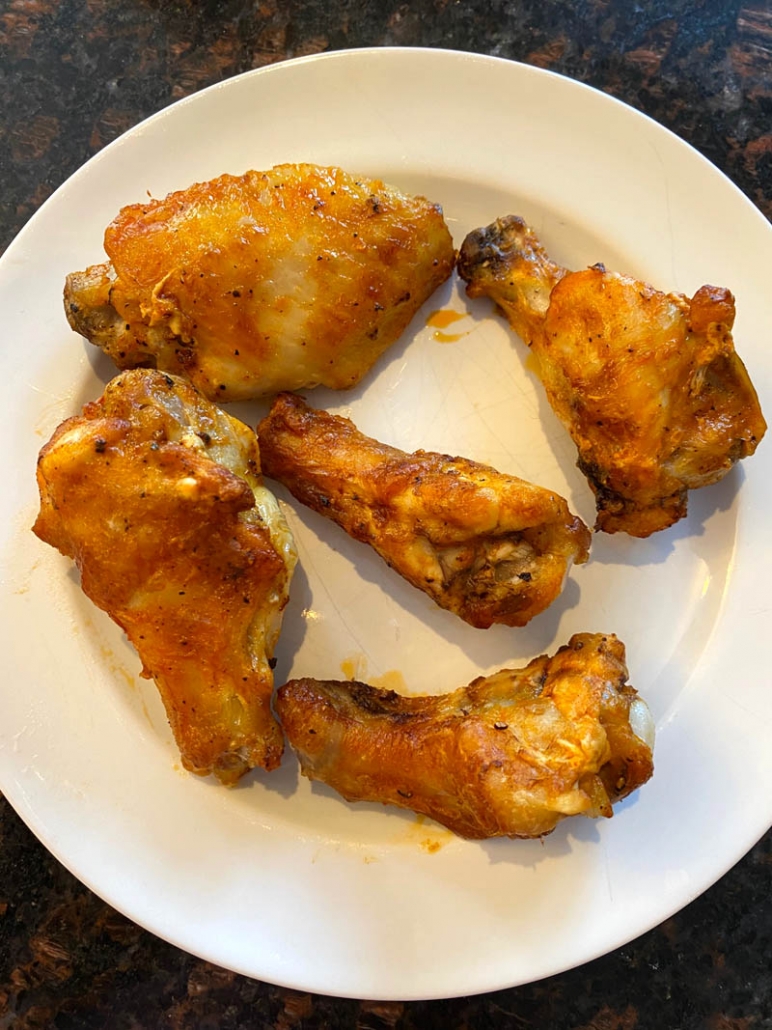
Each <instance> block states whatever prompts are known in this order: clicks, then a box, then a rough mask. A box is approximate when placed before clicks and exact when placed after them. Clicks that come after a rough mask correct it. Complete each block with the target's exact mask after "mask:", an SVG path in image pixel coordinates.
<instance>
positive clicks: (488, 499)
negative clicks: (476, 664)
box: [258, 394, 590, 628]
mask: <svg viewBox="0 0 772 1030" xmlns="http://www.w3.org/2000/svg"><path fill="white" fill-rule="evenodd" d="M258 437H259V439H260V450H261V454H262V458H263V467H264V469H265V472H266V475H269V476H272V477H273V478H274V479H277V480H279V482H281V483H283V484H284V485H285V486H286V487H287V488H288V489H289V490H290V491H291V492H292V494H293V496H294V497H296V498H297V499H298V500H299V501H302V502H303V504H306V505H308V507H309V508H312V509H313V510H314V511H317V512H319V513H320V514H322V515H326V516H327V517H328V518H331V519H333V521H335V522H337V523H338V525H339V526H342V527H343V529H345V530H346V532H347V533H349V534H350V535H351V536H352V537H354V538H355V539H356V540H361V541H362V542H363V543H367V544H370V546H371V547H372V548H373V549H374V550H375V551H377V553H378V554H379V555H380V556H381V557H382V558H383V559H384V560H385V561H386V562H387V564H388V565H390V566H391V567H392V568H393V569H395V570H396V571H397V572H399V573H400V575H402V576H404V577H405V579H406V580H407V581H408V582H409V583H412V585H413V586H415V587H418V588H419V590H423V591H425V593H427V594H428V595H429V596H430V597H431V598H432V599H433V600H434V601H435V602H436V603H437V604H438V605H439V606H440V607H441V608H446V609H448V610H449V611H452V612H455V613H456V615H459V616H460V617H461V618H462V619H464V620H465V621H466V622H468V623H470V625H472V626H477V627H480V628H487V627H489V626H491V625H492V624H493V623H495V622H498V623H504V624H505V625H507V626H524V625H525V624H526V623H527V622H528V621H529V620H530V619H532V618H533V616H534V615H536V614H538V613H539V612H541V611H543V610H544V609H545V608H546V607H547V605H549V604H551V602H552V601H554V600H555V598H556V597H557V595H558V594H559V593H560V591H561V589H562V587H563V583H564V580H565V577H566V574H567V572H568V569H569V568H570V565H571V563H572V561H575V562H584V561H586V560H587V555H588V548H589V543H590V533H589V530H588V529H587V527H586V526H585V525H584V523H583V522H582V521H581V520H580V519H578V518H576V516H574V515H572V514H571V513H570V511H569V510H568V505H567V504H566V502H565V501H564V500H563V498H562V497H559V496H558V495H557V494H555V493H552V492H551V491H549V490H544V489H542V488H541V487H539V486H534V485H533V484H531V483H527V482H525V481H524V480H522V479H517V478H516V477H515V476H506V475H502V474H501V473H500V472H497V471H496V470H495V469H492V468H489V467H488V466H486V465H479V464H477V463H476V462H474V461H469V460H467V459H466V458H451V457H448V456H447V455H443V454H433V453H431V452H427V451H416V452H415V453H414V454H406V453H405V452H404V451H400V450H397V449H396V448H395V447H389V446H387V445H386V444H382V443H379V442H378V441H377V440H372V439H371V438H370V437H367V436H365V435H364V434H363V433H360V432H359V430H358V429H357V428H356V427H355V426H354V424H353V423H352V422H350V421H349V420H348V419H345V418H340V417H338V416H336V415H330V414H329V413H327V412H325V411H316V410H314V409H313V408H310V407H309V406H308V405H307V404H306V403H305V402H304V401H303V400H302V399H301V398H300V397H297V396H294V395H292V394H281V395H280V396H279V397H277V398H276V400H275V402H274V404H273V407H272V408H271V411H270V412H269V414H268V416H267V417H266V418H265V419H264V420H263V421H262V422H261V423H260V425H259V427H258Z"/></svg>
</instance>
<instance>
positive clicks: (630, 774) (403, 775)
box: [277, 633, 654, 838]
mask: <svg viewBox="0 0 772 1030" xmlns="http://www.w3.org/2000/svg"><path fill="white" fill-rule="evenodd" d="M626 681H627V669H626V667H625V649H624V646H623V645H622V644H621V643H620V641H619V640H617V638H616V637H614V636H601V635H600V634H597V633H595V634H593V633H579V634H577V635H575V636H573V637H572V638H571V640H570V641H569V643H568V645H567V646H566V647H562V648H561V649H560V650H559V651H558V652H557V654H555V655H554V656H553V657H552V658H549V657H547V656H546V655H545V656H542V657H540V658H535V659H534V660H533V661H532V662H530V663H529V665H527V666H526V667H525V668H524V669H504V670H502V671H501V672H498V673H496V674H495V675H493V676H488V677H485V678H480V679H477V680H474V682H472V683H470V684H469V686H468V687H462V688H461V689H459V690H456V691H454V692H453V693H451V694H444V695H441V696H438V697H403V696H401V695H399V694H397V693H395V692H394V691H386V690H377V689H376V688H374V687H370V686H367V685H366V684H364V683H357V682H335V681H332V682H330V681H326V682H324V681H318V680H313V679H298V680H290V682H289V683H286V684H285V685H284V686H283V687H281V688H280V689H279V691H278V694H277V712H278V715H279V718H280V719H281V722H282V725H283V726H284V730H285V732H286V734H287V739H288V740H289V742H290V744H291V745H292V747H293V748H294V749H295V751H296V752H297V753H298V757H299V758H300V765H301V769H302V771H303V773H304V775H306V776H308V777H309V778H310V779H315V780H322V781H323V782H324V783H327V784H329V785H330V786H331V787H333V788H334V789H335V790H337V791H338V793H340V794H342V795H343V797H344V798H346V800H347V801H380V802H382V803H383V804H387V805H398V806H399V807H400V808H409V809H412V810H413V811H414V812H420V813H422V814H424V815H428V816H431V818H432V819H436V820H437V821H438V822H440V823H442V824H443V825H445V826H447V827H448V828H449V829H451V830H453V832H454V833H457V834H460V835H461V836H462V837H470V838H483V837H498V836H507V837H540V836H542V835H543V834H545V833H549V832H550V831H551V830H553V829H554V828H555V826H556V824H557V823H558V822H559V820H561V819H563V818H564V817H565V816H568V815H580V814H581V815H587V816H610V815H611V814H612V809H611V806H612V803H613V802H615V801H618V800H620V799H621V798H623V797H625V796H626V795H628V794H630V793H631V792H632V791H634V790H635V789H636V788H637V787H639V786H640V785H641V784H642V783H645V782H646V780H648V779H649V777H650V776H651V774H652V771H653V765H652V747H653V741H654V724H653V720H652V718H651V715H650V714H649V710H648V708H647V706H646V705H645V703H644V702H643V701H642V700H641V699H640V698H639V697H638V695H637V692H636V691H635V690H634V689H633V687H631V686H628V685H626Z"/></svg>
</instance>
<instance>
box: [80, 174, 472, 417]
mask: <svg viewBox="0 0 772 1030" xmlns="http://www.w3.org/2000/svg"><path fill="white" fill-rule="evenodd" d="M105 250H106V252H107V255H108V257H109V258H110V261H109V262H108V263H106V264H100V265H93V266H91V267H90V268H87V269H86V270H85V271H84V272H74V273H73V274H71V275H69V276H68V277H67V283H66V286H65V290H64V297H65V311H66V313H67V318H68V319H69V322H70V325H71V326H72V328H73V329H74V330H75V331H76V332H79V333H81V334H82V335H83V336H85V337H87V339H89V340H90V341H91V342H92V343H94V344H96V345H97V346H98V347H101V348H102V350H103V351H104V352H105V353H106V354H108V355H109V356H110V357H111V358H112V359H113V361H114V362H115V363H116V365H117V366H118V367H119V368H134V367H137V366H147V367H154V368H158V369H162V370H164V371H168V372H175V373H177V374H179V375H182V376H186V377H187V378H188V379H190V380H191V382H193V383H194V385H195V386H197V387H198V389H199V390H201V392H202V393H203V394H204V395H205V396H207V397H209V398H210V400H217V401H238V400H246V399H249V398H253V397H258V396H262V395H265V394H271V393H276V392H277V391H279V390H294V389H298V388H300V387H312V386H317V385H319V384H321V385H324V386H329V387H333V388H334V389H343V388H346V387H350V386H354V385H355V384H356V383H358V382H359V380H360V379H361V378H362V377H363V376H364V375H365V373H366V372H367V371H368V370H369V369H370V367H371V366H372V365H373V364H374V362H375V361H376V360H377V359H378V358H379V357H380V355H381V354H383V352H384V351H385V350H386V349H387V347H389V346H391V344H392V343H394V341H395V340H396V339H397V338H398V337H399V336H400V334H401V333H402V332H403V330H404V329H405V328H406V326H407V324H408V322H409V321H410V319H411V318H412V317H413V315H414V314H415V313H416V311H417V310H418V308H419V307H420V306H421V305H422V304H423V302H424V301H425V300H426V299H427V298H428V297H429V296H430V295H431V294H432V293H433V292H434V290H435V289H436V288H437V287H438V286H439V285H440V284H441V283H443V282H444V281H445V280H446V279H447V278H448V276H449V275H450V273H451V271H452V270H453V265H454V261H455V252H454V250H453V242H452V240H451V236H450V233H449V232H448V228H447V226H446V225H445V222H444V220H443V217H442V211H441V209H440V208H439V206H438V205H437V204H432V203H430V202H429V201H428V200H426V199H425V198H423V197H412V196H408V195H406V194H404V193H400V192H399V191H398V190H396V189H393V188H392V187H390V186H386V185H385V184H384V183H383V182H381V181H380V180H378V179H363V178H358V179H357V178H354V177H353V176H351V175H348V174H347V173H346V172H343V171H341V170H340V169H339V168H319V167H317V166H315V165H310V164H299V165H278V166H277V167H275V168H272V169H271V170H270V171H268V172H247V173H246V174H245V175H241V176H233V175H223V176H221V177H220V178H219V179H214V180H213V181H211V182H205V183H197V184H196V185H193V186H191V187H189V188H188V189H186V190H182V191H180V192H178V193H172V194H170V195H169V196H168V197H166V199H165V200H149V201H147V202H146V203H142V204H133V205H131V206H130V207H125V208H123V210H122V211H121V212H120V214H119V215H118V217H117V218H116V219H115V221H114V222H113V223H112V224H111V225H110V226H108V228H107V231H106V233H105Z"/></svg>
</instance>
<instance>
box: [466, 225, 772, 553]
mask: <svg viewBox="0 0 772 1030" xmlns="http://www.w3.org/2000/svg"><path fill="white" fill-rule="evenodd" d="M458 268H459V274H460V275H461V277H462V278H463V279H465V280H466V282H467V283H468V286H467V292H468V293H469V296H470V297H482V296H487V297H491V298H492V299H493V300H494V301H495V302H496V303H497V304H498V306H499V307H500V308H501V309H502V311H503V312H504V314H505V315H506V317H507V319H508V320H509V322H510V324H511V326H512V328H513V329H514V330H515V332H516V333H518V335H519V336H521V337H522V339H523V340H524V341H525V342H526V343H527V344H528V345H529V346H530V347H531V350H532V352H533V353H534V355H535V356H536V358H537V360H538V366H539V375H540V377H541V379H542V382H543V383H544V386H545V389H546V391H547V396H548V398H549V401H550V404H551V405H552V407H553V408H554V410H555V412H556V414H557V415H558V417H559V418H560V419H561V421H562V422H563V423H564V425H565V426H566V427H567V429H568V430H569V432H570V433H571V436H572V438H573V440H574V443H575V444H576V446H577V448H578V450H579V462H578V464H579V468H580V469H581V470H582V472H583V473H584V474H585V475H586V476H587V478H588V480H589V482H590V485H591V487H592V489H593V490H594V492H595V495H596V501H597V507H598V519H597V528H598V529H601V530H604V531H605V532H607V533H616V532H620V531H622V532H626V533H630V534H631V535H633V536H639V537H645V536H649V534H650V533H653V532H655V531H656V530H658V529H664V528H665V527H667V526H670V525H672V523H674V522H676V521H677V520H678V519H680V518H683V517H684V516H685V514H686V500H687V491H688V490H691V489H694V488H696V487H700V486H707V485H708V484H710V483H715V482H716V481H717V480H719V479H721V478H722V477H723V476H724V475H726V473H727V472H728V471H729V469H731V468H732V466H733V465H734V464H735V462H736V461H738V460H739V459H740V458H745V457H747V456H748V455H750V454H753V452H754V451H755V449H756V447H757V445H758V443H759V441H760V440H761V438H762V436H763V435H764V433H765V431H766V423H765V421H764V418H763V416H762V414H761V409H760V407H759V402H758V398H757V396H756V392H755V390H754V388H753V385H752V384H751V381H750V379H749V377H748V373H747V371H746V369H745V366H744V365H743V363H742V361H741V360H740V358H739V357H738V356H737V354H736V353H735V350H734V344H733V342H732V334H731V329H732V324H733V322H734V317H735V306H734V298H733V297H732V294H731V293H730V292H729V291H728V290H726V289H722V288H720V287H715V286H703V287H702V288H701V289H699V290H698V291H697V292H696V293H695V295H694V296H693V297H692V298H691V300H690V299H689V298H688V297H686V296H684V295H683V294H677V293H661V292H660V291H658V290H655V289H654V288H653V287H652V286H649V285H648V284H646V283H644V282H640V281H639V280H637V279H633V278H631V277H630V276H625V275H620V274H618V273H616V272H608V271H606V269H605V268H604V267H603V265H600V264H598V265H594V266H593V267H592V268H587V269H584V270H583V271H580V272H570V271H568V269H565V268H561V267H560V266H559V265H556V264H555V263H554V262H552V261H551V260H550V258H549V257H548V255H547V253H546V251H545V250H544V248H543V247H542V245H541V244H540V242H539V240H538V239H537V238H536V236H535V235H534V233H533V231H532V230H531V229H529V228H528V226H527V225H526V224H525V222H524V221H523V220H522V219H521V218H517V217H515V216H510V217H507V218H501V219H499V220H497V221H496V222H494V223H493V224H492V225H489V226H488V227H487V228H483V229H477V230H475V231H474V232H472V233H470V234H469V236H467V238H466V240H465V241H464V243H463V246H462V248H461V252H460V254H459V262H458Z"/></svg>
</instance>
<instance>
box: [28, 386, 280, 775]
mask: <svg viewBox="0 0 772 1030" xmlns="http://www.w3.org/2000/svg"><path fill="white" fill-rule="evenodd" d="M259 461H260V459H259V451H258V447H257V439H256V437H255V434H254V433H253V432H252V430H251V429H249V428H248V427H247V426H245V425H243V424H242V423H241V422H237V421H236V419H234V418H231V417H230V416H228V415H226V414H224V413H223V412H222V411H220V410H219V409H218V408H217V407H215V405H213V404H211V403H210V402H209V401H206V400H204V399H203V398H202V397H201V396H200V395H199V394H198V393H197V392H196V391H195V390H194V389H193V388H192V387H191V386H190V385H189V384H187V383H185V382H184V381H182V380H180V379H177V378H174V377H172V376H170V375H165V374H162V373H160V372H156V371H152V370H149V369H146V370H145V369H143V370H139V369H138V370H135V371H131V372H124V373H123V374H122V375H119V376H117V377H116V378H115V379H113V380H112V382H110V383H109V384H108V386H107V387H106V389H105V392H104V396H103V397H102V398H101V399H100V400H99V401H97V402H96V403H92V404H87V405H86V406H85V408H84V409H83V414H82V415H78V416H76V417H75V418H70V419H68V420H67V421H66V422H63V423H62V425H60V426H59V428H58V429H57V430H56V431H55V433H54V435H53V436H52V438H51V440H50V441H49V442H48V443H47V444H46V445H45V446H44V447H43V449H42V451H41V452H40V457H39V460H38V473H37V474H38V485H39V488H40V514H39V516H38V519H37V521H36V523H35V526H34V532H35V533H36V534H37V535H38V536H39V537H40V538H41V540H44V541H45V542H46V543H48V544H51V545H52V546H53V547H56V548H58V550H60V551H61V552H62V553H63V554H66V555H68V556H69V557H70V558H72V559H73V560H74V561H75V562H76V564H77V566H78V568H79V570H80V574H81V585H82V587H83V590H84V592H85V593H86V594H87V596H88V597H89V598H90V599H91V600H92V601H93V602H94V604H96V605H97V606H98V607H99V608H102V609H103V610H104V611H106V612H107V613H108V614H109V615H110V616H111V618H113V619H114V620H115V621H116V622H117V623H118V625H119V626H121V628H122V629H123V630H125V632H126V634H127V635H128V637H129V639H130V640H131V642H132V644H133V645H134V646H135V647H136V649H137V651H138V652H139V655H140V657H141V659H142V662H143V665H144V669H143V675H144V676H147V677H152V678H153V679H154V680H155V682H156V684H157V686H158V689H159V691H160V693H161V697H162V699H163V702H164V705H165V707H166V712H167V715H168V717H169V722H170V723H171V726H172V730H173V731H174V736H175V738H176V741H177V744H178V746H179V749H180V753H181V755H182V761H183V764H184V766H185V768H186V769H189V770H190V771H191V772H195V773H200V774H202V775H203V774H207V773H214V774H215V775H216V776H217V777H218V778H219V779H220V780H221V781H222V782H223V783H227V784H230V783H233V782H235V781H236V780H237V779H238V778H239V777H240V776H241V775H242V773H244V772H246V771H247V770H248V769H250V768H252V767H253V766H263V767H264V768H266V769H273V768H275V767H276V766H277V765H278V764H279V761H280V758H281V755H282V751H283V747H284V742H283V737H282V733H281V729H280V728H279V726H278V724H277V723H276V720H275V719H274V717H273V715H272V713H271V693H272V688H273V674H272V671H271V658H272V655H273V649H274V646H275V643H276V639H277V636H278V633H279V628H280V624H281V613H282V609H283V608H284V606H285V604H286V602H287V592H288V588H289V581H290V578H291V575H292V570H293V568H294V565H295V561H296V553H295V546H294V542H293V540H292V536H291V534H290V531H289V528H288V527H287V525H286V522H285V521H284V517H283V515H282V514H281V512H280V510H279V507H278V504H277V502H276V499H275V498H274V497H273V495H272V494H271V493H270V492H269V491H268V490H267V489H266V488H265V487H264V486H263V485H262V482H261V478H260V464H259Z"/></svg>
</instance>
